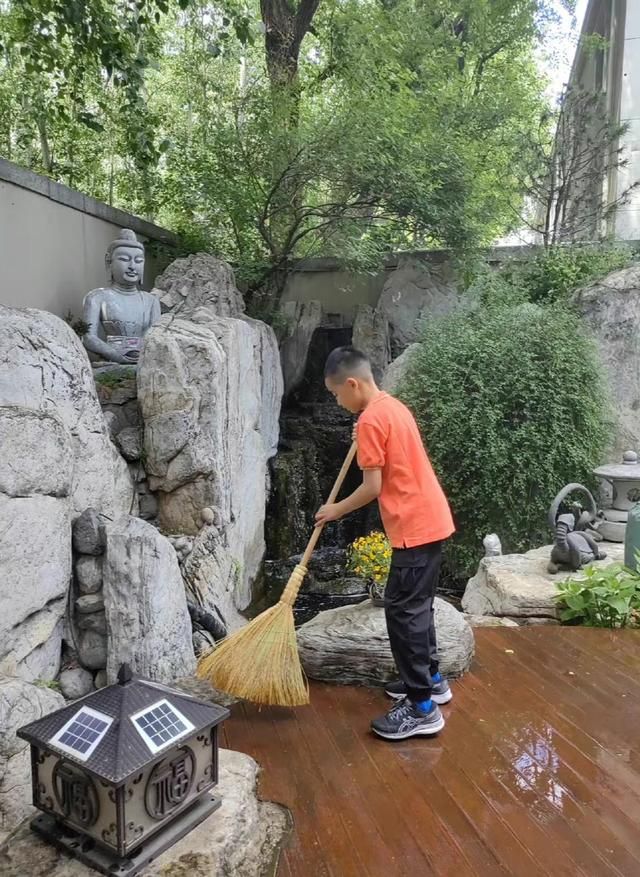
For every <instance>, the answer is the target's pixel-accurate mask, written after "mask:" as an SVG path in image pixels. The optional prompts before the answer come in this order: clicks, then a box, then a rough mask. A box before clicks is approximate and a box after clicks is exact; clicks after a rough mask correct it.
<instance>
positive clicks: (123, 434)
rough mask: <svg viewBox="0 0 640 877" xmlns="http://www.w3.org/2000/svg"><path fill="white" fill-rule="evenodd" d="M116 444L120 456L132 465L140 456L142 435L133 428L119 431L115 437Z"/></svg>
mask: <svg viewBox="0 0 640 877" xmlns="http://www.w3.org/2000/svg"><path fill="white" fill-rule="evenodd" d="M116 444H117V445H118V447H119V448H120V452H121V453H122V456H123V457H124V458H125V460H128V461H129V462H130V463H134V462H135V461H136V460H139V459H140V457H141V456H142V434H141V432H140V430H139V429H136V428H135V427H134V426H129V427H127V428H126V429H123V430H121V431H120V432H119V433H118V435H117V437H116Z"/></svg>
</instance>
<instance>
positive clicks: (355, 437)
mask: <svg viewBox="0 0 640 877" xmlns="http://www.w3.org/2000/svg"><path fill="white" fill-rule="evenodd" d="M357 440H358V424H357V422H356V423H354V424H353V429H352V430H351V441H352V442H355V441H357Z"/></svg>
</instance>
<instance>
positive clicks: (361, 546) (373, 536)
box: [347, 530, 391, 606]
mask: <svg viewBox="0 0 640 877" xmlns="http://www.w3.org/2000/svg"><path fill="white" fill-rule="evenodd" d="M390 565H391V545H390V544H389V540H388V539H387V537H386V536H385V535H384V533H381V532H380V531H379V530H374V531H373V532H371V533H369V535H368V536H361V537H360V538H359V539H356V540H355V541H354V542H352V543H351V545H350V546H349V548H348V551H347V568H348V569H349V570H350V571H351V572H353V573H355V574H356V575H357V576H359V577H360V578H361V579H364V580H365V582H367V585H368V590H369V597H370V598H371V602H372V603H373V605H374V606H384V588H385V585H386V583H387V578H388V576H389V567H390Z"/></svg>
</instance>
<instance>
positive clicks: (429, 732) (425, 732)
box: [371, 719, 445, 740]
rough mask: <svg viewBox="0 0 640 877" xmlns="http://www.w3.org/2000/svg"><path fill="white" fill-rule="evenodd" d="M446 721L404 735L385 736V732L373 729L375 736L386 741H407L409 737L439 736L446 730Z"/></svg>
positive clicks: (406, 732)
mask: <svg viewBox="0 0 640 877" xmlns="http://www.w3.org/2000/svg"><path fill="white" fill-rule="evenodd" d="M444 724H445V723H444V719H441V720H440V721H439V722H438V723H437V724H434V725H432V726H430V727H429V728H414V729H413V730H412V731H404V732H403V733H402V734H385V733H384V732H383V731H378V730H377V729H376V728H371V730H372V731H373V733H374V734H377V735H378V737H382V738H383V739H384V740H406V739H407V738H408V737H433V735H434V734H438V733H439V732H440V731H442V729H443V728H444Z"/></svg>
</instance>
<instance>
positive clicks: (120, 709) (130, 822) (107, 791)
mask: <svg viewBox="0 0 640 877" xmlns="http://www.w3.org/2000/svg"><path fill="white" fill-rule="evenodd" d="M228 715H229V711H228V710H226V709H224V708H223V707H220V706H217V705H214V704H211V703H205V702H202V701H199V700H196V699H195V698H193V697H191V696H190V695H188V694H186V693H185V692H182V691H177V690H175V689H172V688H168V687H167V686H165V685H160V684H158V683H155V682H148V681H146V680H143V679H139V678H136V677H134V676H133V675H132V673H131V671H130V669H129V668H128V666H127V665H123V666H122V667H121V668H120V673H119V674H118V682H117V683H116V684H115V685H110V686H108V687H107V688H103V689H101V690H100V691H96V692H94V693H93V694H90V695H88V696H87V697H84V698H82V699H81V700H79V701H76V702H75V703H72V704H70V705H69V706H66V707H64V708H63V709H60V710H57V711H56V712H54V713H51V714H50V715H48V716H45V717H44V718H42V719H39V720H38V721H36V722H32V723H31V724H29V725H25V726H24V727H23V728H21V729H20V730H19V731H18V736H20V737H22V738H23V739H24V740H27V741H28V742H29V743H30V744H31V770H32V783H33V803H34V806H36V807H37V808H38V809H40V810H42V811H43V812H42V813H41V814H39V815H38V816H36V817H35V818H34V819H33V820H32V822H31V828H32V829H33V830H34V831H35V832H37V833H38V834H40V835H42V836H43V837H44V838H46V839H47V840H48V841H50V842H51V843H53V844H55V845H56V846H57V847H60V848H62V849H63V850H66V851H67V852H68V853H69V854H70V855H72V856H75V857H76V858H78V859H80V860H81V861H82V862H84V863H85V864H86V865H89V866H90V867H92V868H94V869H96V870H97V871H99V872H100V873H102V874H109V875H115V874H122V875H127V877H130V875H135V874H137V873H138V871H140V869H141V868H143V867H144V866H145V865H147V864H148V863H149V862H151V861H152V860H153V859H155V858H157V856H159V855H160V853H162V852H163V851H164V850H165V849H167V848H168V847H169V846H171V845H172V844H173V843H175V842H176V841H177V840H179V839H180V838H181V837H183V836H184V835H185V834H187V833H188V832H189V831H191V829H192V828H194V827H195V826H196V825H197V824H198V823H200V822H201V821H202V820H203V819H205V818H206V817H207V816H209V814H211V813H212V812H213V811H214V810H216V809H217V808H218V807H219V806H220V803H221V801H220V799H219V798H217V797H215V796H214V795H212V794H211V790H212V789H213V788H214V787H215V786H216V784H217V782H218V726H219V725H220V723H221V722H222V721H223V720H224V719H226V718H227V717H228Z"/></svg>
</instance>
